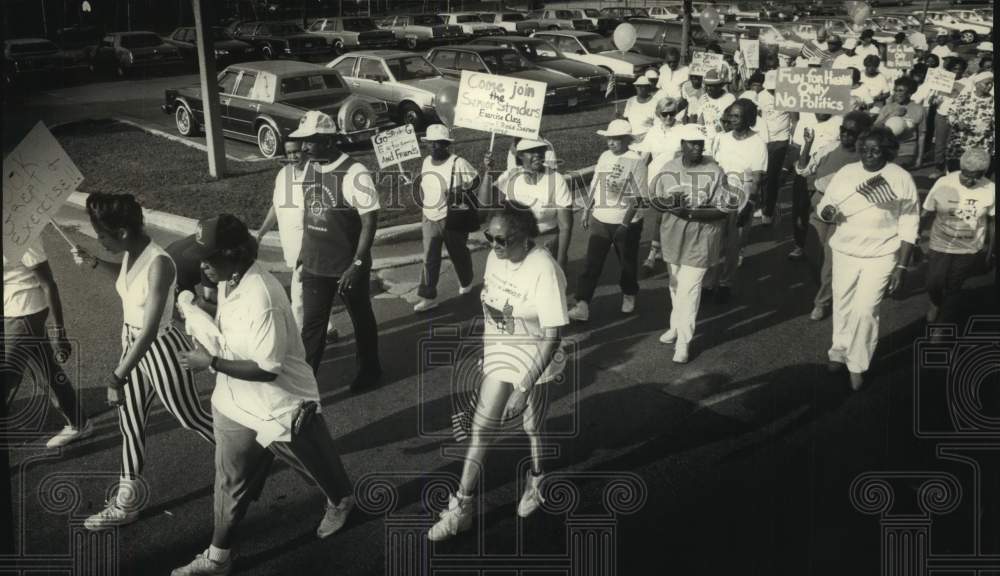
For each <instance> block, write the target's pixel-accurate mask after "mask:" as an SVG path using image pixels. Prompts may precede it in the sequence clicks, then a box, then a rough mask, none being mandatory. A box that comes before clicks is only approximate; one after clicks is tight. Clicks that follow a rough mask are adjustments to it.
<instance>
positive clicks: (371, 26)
mask: <svg viewBox="0 0 1000 576" xmlns="http://www.w3.org/2000/svg"><path fill="white" fill-rule="evenodd" d="M344 30H347V31H348V32H368V31H369V30H378V26H376V25H375V21H374V20H372V19H371V18H348V19H346V20H344Z"/></svg>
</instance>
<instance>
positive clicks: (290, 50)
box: [229, 22, 333, 61]
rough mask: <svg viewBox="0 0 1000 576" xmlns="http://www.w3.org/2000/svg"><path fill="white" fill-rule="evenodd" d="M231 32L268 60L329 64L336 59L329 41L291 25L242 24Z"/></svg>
mask: <svg viewBox="0 0 1000 576" xmlns="http://www.w3.org/2000/svg"><path fill="white" fill-rule="evenodd" d="M229 31H230V32H231V33H232V35H233V37H234V38H236V39H237V40H242V41H244V42H249V43H250V44H252V45H254V46H255V47H256V48H257V49H258V50H260V55H261V56H263V57H264V58H266V59H267V60H275V59H283V58H287V59H290V60H308V61H326V60H329V59H330V57H331V56H332V55H333V48H332V47H331V45H330V43H329V42H327V40H326V38H324V37H322V36H320V35H318V34H309V33H308V32H306V31H305V30H303V29H302V27H301V26H299V25H298V24H292V23H290V22H239V23H237V24H235V25H233V27H232V28H231V29H230V30H229Z"/></svg>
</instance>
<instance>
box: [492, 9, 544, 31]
mask: <svg viewBox="0 0 1000 576" xmlns="http://www.w3.org/2000/svg"><path fill="white" fill-rule="evenodd" d="M492 16H493V19H492V20H487V23H491V24H493V25H495V26H499V27H501V28H503V29H504V30H505V31H507V32H509V33H513V34H526V35H527V34H531V33H532V32H534V31H535V30H537V29H538V23H537V22H534V21H531V20H528V15H527V14H524V13H523V12H497V13H495V14H493V15H492Z"/></svg>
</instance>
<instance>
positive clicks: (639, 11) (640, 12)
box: [632, 8, 649, 18]
mask: <svg viewBox="0 0 1000 576" xmlns="http://www.w3.org/2000/svg"><path fill="white" fill-rule="evenodd" d="M632 15H633V16H637V17H639V18H649V12H646V9H645V8H633V9H632Z"/></svg>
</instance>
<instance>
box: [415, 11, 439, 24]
mask: <svg viewBox="0 0 1000 576" xmlns="http://www.w3.org/2000/svg"><path fill="white" fill-rule="evenodd" d="M413 24H414V25H416V26H440V25H442V24H444V20H442V19H441V17H440V16H435V15H434V14H418V15H416V16H414V17H413Z"/></svg>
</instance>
